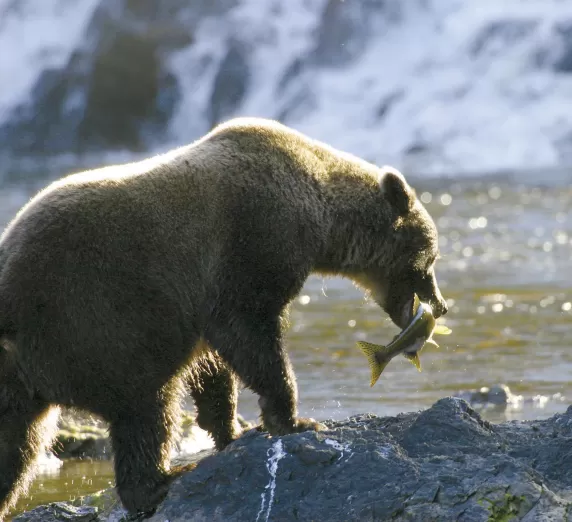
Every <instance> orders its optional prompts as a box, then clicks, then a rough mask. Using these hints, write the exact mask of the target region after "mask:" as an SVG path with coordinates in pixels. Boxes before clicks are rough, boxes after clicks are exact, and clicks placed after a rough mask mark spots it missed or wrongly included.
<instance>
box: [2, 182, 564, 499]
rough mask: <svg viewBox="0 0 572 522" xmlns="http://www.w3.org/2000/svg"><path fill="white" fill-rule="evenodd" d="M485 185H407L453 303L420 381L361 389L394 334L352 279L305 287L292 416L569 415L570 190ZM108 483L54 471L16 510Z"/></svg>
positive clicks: (397, 378) (11, 197)
mask: <svg viewBox="0 0 572 522" xmlns="http://www.w3.org/2000/svg"><path fill="white" fill-rule="evenodd" d="M541 176H543V173H539V174H538V177H541ZM492 180H493V178H487V181H483V180H480V181H456V180H455V181H450V180H441V181H423V182H417V183H414V185H415V188H416V189H417V193H418V195H419V196H420V197H421V198H422V199H423V201H424V202H426V206H427V208H428V210H429V211H430V213H431V214H432V215H433V217H434V218H435V220H436V222H437V223H438V227H439V231H440V243H441V255H442V258H441V259H440V260H439V261H438V264H437V272H438V274H437V275H438V278H439V280H440V284H441V289H442V291H443V294H444V295H445V297H446V298H447V299H448V301H449V305H450V311H449V314H448V315H447V316H446V317H445V318H444V322H445V323H446V324H447V325H448V326H450V327H451V328H452V330H453V333H452V334H451V335H450V336H448V337H439V338H438V339H437V341H438V342H439V343H440V345H441V346H440V348H430V347H427V348H425V349H424V351H423V352H422V354H421V362H422V365H423V372H422V373H418V372H417V371H416V370H415V368H414V367H413V366H412V365H411V364H409V363H408V362H407V361H406V360H405V359H404V358H396V359H394V360H393V361H392V362H391V364H390V365H389V366H388V368H387V369H386V370H385V372H384V373H383V374H382V376H381V378H380V379H379V381H378V382H377V384H376V385H375V386H374V387H373V388H370V386H369V370H368V367H367V364H366V361H365V358H364V357H363V355H362V354H361V353H360V352H359V350H358V349H357V348H356V346H355V343H356V341H357V340H359V339H364V338H367V339H369V340H371V341H373V342H385V341H388V340H390V339H391V338H392V337H393V335H394V334H395V333H396V332H397V329H396V328H395V327H394V326H393V325H392V324H390V322H389V320H388V319H387V318H386V316H385V315H384V314H383V313H382V312H381V311H380V310H379V309H378V308H377V307H376V306H374V305H373V304H371V303H368V302H366V301H365V300H364V298H363V295H362V293H361V292H360V291H359V290H358V289H356V288H355V287H354V286H353V285H352V284H351V283H350V282H348V281H344V280H339V279H328V280H322V279H320V278H316V277H314V278H311V279H310V280H309V281H308V283H307V284H306V286H305V288H304V291H303V292H302V294H301V296H300V297H299V299H298V300H297V302H296V303H295V305H294V307H293V310H292V314H291V319H292V326H291V329H290V331H289V333H288V335H287V341H288V351H289V353H290V356H291V359H292V363H293V365H294V369H295V372H296V375H297V379H298V386H299V399H300V414H301V415H309V416H313V417H315V418H317V419H324V418H328V417H333V418H338V419H339V418H343V417H346V416H349V415H352V414H356V413H359V412H366V411H367V412H373V413H376V414H378V415H394V414H396V413H398V412H402V411H412V410H418V409H420V408H425V407H427V406H429V405H431V404H432V403H433V402H435V401H436V400H437V399H439V398H440V397H443V396H446V395H449V394H454V393H456V392H458V391H461V390H468V389H475V388H479V387H481V386H490V385H494V384H498V383H504V384H507V385H508V386H509V387H510V389H511V390H512V392H513V393H515V394H517V395H522V397H523V400H522V401H520V402H518V403H517V404H516V406H514V407H510V408H506V409H496V410H492V409H491V410H486V411H484V412H483V415H485V416H486V417H487V418H489V419H490V420H492V421H501V420H506V419H527V418H539V417H546V416H550V415H552V414H554V413H557V412H562V411H564V410H565V409H566V407H567V405H568V398H569V397H572V350H571V349H570V345H571V344H572V277H570V272H571V270H570V268H571V253H572V213H571V207H572V188H570V186H568V185H567V184H553V185H552V186H546V187H543V186H538V184H532V183H524V182H523V183H519V182H518V181H516V182H515V181H514V179H513V180H504V181H503V180H500V179H497V180H496V181H492ZM22 201H23V198H22V195H18V194H17V193H15V192H8V191H6V190H5V191H3V192H2V191H0V208H1V209H2V212H3V214H2V215H1V216H0V219H1V220H2V221H3V223H6V222H7V220H8V219H9V218H10V217H11V215H12V214H13V212H14V211H15V210H16V209H17V207H18V206H19V205H20V204H21V203H22ZM239 410H240V412H241V413H242V415H243V416H244V417H246V418H247V419H254V418H255V417H256V416H257V406H256V397H255V396H254V395H253V394H252V393H250V392H248V391H244V392H242V394H241V400H240V406H239ZM112 481H113V474H112V470H111V465H110V464H109V463H86V462H83V463H77V462H66V463H65V464H64V466H63V467H62V468H61V471H60V472H57V473H55V474H54V475H50V476H48V475H42V476H40V477H38V479H37V480H36V481H35V483H34V488H33V490H32V493H31V498H29V499H23V500H22V502H21V503H20V505H19V508H20V509H24V508H25V507H28V508H29V507H31V506H33V505H37V504H40V503H44V502H46V501H48V500H56V499H60V500H63V499H66V498H69V497H76V496H78V495H81V494H85V493H88V492H91V491H95V490H98V489H102V488H104V487H107V485H108V483H109V482H112Z"/></svg>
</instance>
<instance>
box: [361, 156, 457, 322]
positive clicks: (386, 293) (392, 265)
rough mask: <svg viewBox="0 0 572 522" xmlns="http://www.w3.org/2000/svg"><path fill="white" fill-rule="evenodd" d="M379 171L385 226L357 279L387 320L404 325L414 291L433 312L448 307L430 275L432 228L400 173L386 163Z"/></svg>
mask: <svg viewBox="0 0 572 522" xmlns="http://www.w3.org/2000/svg"><path fill="white" fill-rule="evenodd" d="M381 171H382V172H381V177H380V190H381V195H382V198H383V206H384V207H385V209H386V212H387V214H386V219H387V217H389V220H390V231H389V233H387V232H386V233H384V237H383V240H382V241H380V245H381V244H383V249H382V251H379V250H378V256H376V258H375V261H374V262H372V263H371V264H369V266H368V267H367V268H366V270H365V273H364V274H361V277H360V278H359V279H360V280H361V281H360V283H362V284H363V286H365V287H366V288H367V289H368V290H369V292H370V294H371V297H372V298H373V299H374V300H375V301H376V302H377V303H378V304H379V305H380V306H381V307H382V308H383V309H384V311H385V312H386V313H387V314H388V315H389V316H390V317H391V319H392V321H393V322H394V323H395V324H396V325H397V326H399V327H401V328H404V327H405V326H406V325H407V324H408V323H409V321H410V320H411V318H412V315H413V298H414V295H415V294H417V296H418V297H419V299H420V300H421V301H424V302H427V303H429V304H430V305H431V307H432V309H433V314H434V316H435V317H440V316H442V315H444V314H446V313H447V304H446V302H445V300H444V299H443V296H442V295H441V292H440V290H439V286H438V284H437V279H436V276H435V261H436V260H437V258H438V256H439V248H438V237H437V228H436V226H435V223H434V221H433V219H432V218H431V216H430V215H429V213H428V212H427V210H426V209H425V207H424V206H423V204H422V203H421V202H420V201H419V199H418V198H417V196H416V195H415V192H414V191H413V189H412V188H411V187H410V186H409V185H408V183H407V181H406V180H405V178H404V177H403V175H402V174H401V173H400V172H399V171H398V170H396V169H393V168H391V167H383V168H382V169H381ZM385 230H387V225H385Z"/></svg>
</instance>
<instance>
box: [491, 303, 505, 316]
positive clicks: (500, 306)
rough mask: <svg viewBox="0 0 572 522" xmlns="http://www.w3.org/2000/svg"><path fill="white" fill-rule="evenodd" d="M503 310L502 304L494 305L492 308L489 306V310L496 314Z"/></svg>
mask: <svg viewBox="0 0 572 522" xmlns="http://www.w3.org/2000/svg"><path fill="white" fill-rule="evenodd" d="M503 308H504V306H503V304H502V303H495V304H494V305H493V306H491V309H492V311H493V312H494V313H496V314H498V313H499V312H502V309H503Z"/></svg>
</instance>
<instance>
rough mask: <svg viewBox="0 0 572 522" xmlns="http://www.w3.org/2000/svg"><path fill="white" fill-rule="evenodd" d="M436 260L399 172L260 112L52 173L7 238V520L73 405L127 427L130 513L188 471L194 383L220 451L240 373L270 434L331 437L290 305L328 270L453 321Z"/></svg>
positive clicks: (0, 433) (234, 427) (384, 299)
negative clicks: (303, 408)
mask: <svg viewBox="0 0 572 522" xmlns="http://www.w3.org/2000/svg"><path fill="white" fill-rule="evenodd" d="M436 257H437V231H436V228H435V225H434V223H433V221H432V219H431V218H430V216H429V215H428V213H427V211H426V210H425V209H424V208H423V206H422V205H421V203H420V202H419V201H418V200H417V198H416V197H415V194H414V192H413V191H412V189H411V188H410V187H409V185H408V184H407V183H406V181H405V179H404V178H403V176H402V175H401V174H400V173H399V172H397V171H395V170H393V169H390V168H385V169H380V168H378V167H376V166H374V165H372V164H370V163H367V162H365V161H362V160H360V159H359V158H356V157H354V156H352V155H349V154H345V153H342V152H339V151H337V150H335V149H333V148H331V147H328V146H327V145H324V144H322V143H320V142H317V141H314V140H311V139H309V138H308V137H305V136H303V135H302V134H300V133H298V132H295V131H293V130H291V129H289V128H287V127H285V126H283V125H281V124H279V123H276V122H272V121H268V120H263V119H236V120H231V121H230V122H227V123H226V124H222V125H220V126H218V127H217V128H215V129H214V130H213V131H211V132H210V133H209V134H207V135H206V136H204V137H203V138H202V139H200V140H198V141H196V142H195V143H193V144H191V145H189V146H186V147H182V148H179V149H177V150H174V151H172V152H169V153H168V154H165V155H162V156H157V157H154V158H152V159H150V160H146V161H142V162H137V163H131V164H127V165H120V166H113V167H108V168H103V169H98V170H93V171H88V172H84V173H80V174H76V175H71V176H68V177H65V178H63V179H62V180H60V181H57V182H55V183H53V184H51V185H50V186H49V187H47V188H46V189H44V190H43V191H42V192H40V193H39V194H38V195H37V196H35V197H34V198H33V199H32V200H31V201H30V202H29V203H28V204H27V205H25V206H24V207H23V208H22V209H21V210H20V212H19V213H18V214H17V216H16V217H15V218H14V220H13V221H12V222H11V223H10V224H9V226H8V227H7V228H6V230H5V231H4V234H3V236H2V238H1V239H0V519H1V518H2V515H5V514H6V513H7V511H8V509H9V508H10V507H11V506H13V504H14V503H15V501H16V499H17V497H18V495H20V494H22V492H24V491H25V488H26V485H27V483H28V482H29V481H30V480H31V477H32V475H33V467H34V460H35V458H36V457H37V456H38V454H39V453H40V452H41V451H42V450H44V449H45V448H47V447H48V446H49V444H50V442H51V437H52V435H53V429H54V426H55V420H56V419H57V407H58V406H60V405H62V406H74V407H78V408H83V409H86V410H89V411H91V412H94V413H96V414H99V415H100V416H102V417H103V418H104V419H106V420H107V421H108V422H109V423H110V434H111V438H112V442H113V448H114V457H115V473H116V485H117V491H118V493H119V496H120V498H121V500H122V502H123V504H124V506H125V507H126V508H127V509H128V510H129V511H131V512H133V513H140V512H143V513H147V512H152V511H153V509H154V508H155V507H156V506H157V504H158V503H159V502H160V501H161V500H162V499H163V497H164V495H165V493H166V491H167V488H168V484H169V482H170V480H171V479H172V477H173V476H174V471H173V470H172V469H170V468H169V454H170V449H171V445H172V443H173V440H174V438H175V436H176V433H177V425H178V420H179V414H180V406H179V405H180V400H181V397H182V395H183V393H184V391H185V383H187V384H189V385H190V391H191V394H192V396H193V399H194V401H195V404H196V407H197V410H198V423H199V425H200V426H201V427H202V428H204V429H206V430H208V432H209V433H210V434H211V435H212V437H213V439H214V441H215V444H216V447H217V448H218V449H222V448H224V447H225V446H226V445H227V444H229V443H230V442H231V441H232V440H233V439H235V438H236V437H237V436H239V434H240V432H239V428H238V424H237V422H236V403H237V384H236V380H237V378H238V379H240V381H242V382H243V383H244V384H245V385H246V386H248V387H249V388H250V389H251V390H253V391H254V392H256V393H257V394H258V395H259V396H260V400H259V404H260V407H261V420H262V424H263V427H264V429H265V430H267V431H268V432H270V433H271V434H286V433H292V432H295V431H301V430H306V429H319V426H318V425H317V424H316V423H315V422H314V421H313V420H312V419H301V418H299V417H297V414H296V403H297V389H296V383H295V378H294V374H293V371H292V368H291V365H290V362H289V360H288V357H287V355H286V352H285V351H284V348H283V344H282V335H283V334H282V328H281V326H282V322H283V321H284V318H285V309H286V307H287V305H288V303H289V302H290V301H291V300H292V299H293V298H294V297H295V296H296V295H297V294H298V293H299V292H300V290H301V289H302V286H303V284H304V282H305V280H306V278H307V277H308V276H309V275H310V274H311V273H312V272H318V273H322V274H326V275H340V276H344V277H348V278H350V279H353V280H354V281H355V282H356V283H358V284H359V285H361V286H362V287H364V288H365V289H367V290H368V291H369V292H370V293H371V295H372V297H373V298H374V299H375V300H376V301H377V302H378V303H379V304H380V306H382V307H383V309H384V310H385V311H386V312H387V313H389V315H390V317H391V318H392V319H393V321H394V322H395V323H396V324H397V325H400V326H403V325H404V324H405V322H406V321H407V320H408V319H409V317H410V314H411V311H410V308H411V302H412V296H413V293H414V292H417V293H418V294H419V296H420V297H421V298H422V299H423V300H426V301H429V302H430V303H431V304H432V305H433V308H434V311H435V314H436V315H437V316H439V315H442V314H443V313H445V312H446V305H445V303H444V301H443V298H442V296H441V294H440V292H439V289H438V286H437V282H436V279H435V273H434V269H433V265H434V262H435V259H436Z"/></svg>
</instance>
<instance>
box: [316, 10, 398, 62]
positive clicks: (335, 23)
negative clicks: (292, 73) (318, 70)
mask: <svg viewBox="0 0 572 522" xmlns="http://www.w3.org/2000/svg"><path fill="white" fill-rule="evenodd" d="M400 14H401V6H400V2H388V1H386V0H372V1H368V2H363V1H362V2H340V0H328V1H327V2H326V4H325V7H324V10H323V12H322V19H321V21H320V25H319V29H318V35H317V41H316V46H315V48H314V50H313V51H312V53H311V55H310V57H309V58H310V60H311V62H312V63H315V64H316V65H319V66H322V67H339V66H344V65H348V64H349V63H350V62H351V61H352V60H353V59H355V58H356V57H358V56H359V55H360V53H361V52H362V51H363V50H364V49H365V47H366V45H367V42H368V40H369V38H370V36H371V33H372V31H374V30H375V31H376V32H380V31H383V30H384V29H385V28H384V27H383V26H384V25H385V23H388V24H390V23H395V22H396V21H398V20H399V17H400Z"/></svg>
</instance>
